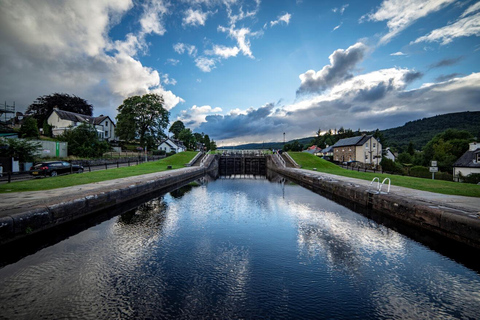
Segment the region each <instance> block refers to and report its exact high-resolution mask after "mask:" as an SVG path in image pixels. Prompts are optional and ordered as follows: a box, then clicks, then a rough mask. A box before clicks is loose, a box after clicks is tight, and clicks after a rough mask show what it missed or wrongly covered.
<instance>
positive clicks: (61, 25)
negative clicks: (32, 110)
mask: <svg viewBox="0 0 480 320" xmlns="http://www.w3.org/2000/svg"><path fill="white" fill-rule="evenodd" d="M162 4H163V2H162V1H150V2H148V3H147V4H145V5H144V7H143V8H144V10H146V9H147V8H152V10H153V11H154V13H155V14H156V18H155V19H154V17H153V15H149V14H146V13H145V14H143V15H142V19H143V20H142V21H143V22H142V23H141V30H140V31H138V32H137V33H130V34H128V35H126V38H125V40H124V41H121V40H117V41H114V42H113V41H112V40H111V39H110V38H108V36H107V35H108V31H109V30H110V28H112V27H113V26H114V25H115V24H116V23H118V22H119V21H120V20H121V18H122V16H123V15H125V14H126V13H127V12H128V11H129V10H130V9H132V8H133V2H132V1H131V0H106V1H101V2H100V1H96V0H85V1H65V2H60V3H57V2H55V3H53V2H50V1H31V2H27V1H16V0H2V10H1V12H0V42H1V43H2V45H1V46H0V56H1V57H2V61H8V63H2V64H1V65H0V72H1V74H9V75H12V76H10V77H8V79H6V78H3V79H2V80H0V81H1V82H0V90H1V95H2V96H5V97H8V98H7V99H8V100H10V99H11V100H14V101H15V102H16V105H17V108H18V109H17V110H18V111H23V110H25V109H26V107H27V106H28V105H29V104H31V103H32V102H33V101H34V100H35V99H36V98H37V97H39V96H42V95H48V94H51V93H54V92H65V93H70V94H75V95H77V96H79V97H82V98H83V99H86V100H87V101H89V102H90V103H92V104H93V105H94V108H95V109H94V113H95V114H100V113H103V114H106V115H109V116H111V117H112V118H115V115H116V108H117V107H118V106H119V105H120V104H121V102H122V100H123V99H125V98H126V97H128V96H130V95H133V94H145V93H148V92H156V93H160V94H163V95H164V98H165V101H166V107H167V108H168V109H171V108H173V107H174V106H175V105H176V104H178V103H180V102H182V101H183V100H182V99H181V98H180V97H177V96H176V95H175V94H173V93H172V92H171V91H167V90H165V89H164V88H163V87H162V86H161V79H160V75H159V73H158V71H156V70H154V69H152V68H148V67H145V66H143V65H142V63H141V62H140V61H139V60H138V59H135V58H134V56H135V55H136V54H137V51H138V50H139V49H140V50H147V49H148V47H147V44H146V42H145V41H144V37H145V34H146V33H147V32H153V33H156V34H161V33H162V32H161V28H160V27H159V25H158V24H155V23H154V20H155V21H157V22H158V19H159V17H160V15H161V14H163V13H162V12H165V11H163V9H162V8H164V7H162ZM73 75H74V76H73Z"/></svg>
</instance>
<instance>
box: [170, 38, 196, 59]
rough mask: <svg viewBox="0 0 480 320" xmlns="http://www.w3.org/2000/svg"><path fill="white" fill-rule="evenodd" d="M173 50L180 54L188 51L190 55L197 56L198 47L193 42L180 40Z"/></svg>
mask: <svg viewBox="0 0 480 320" xmlns="http://www.w3.org/2000/svg"><path fill="white" fill-rule="evenodd" d="M173 50H175V52H176V53H178V54H184V53H185V52H187V53H188V55H189V56H190V57H195V56H196V55H197V48H196V47H195V46H194V45H193V44H186V43H181V42H178V43H176V44H174V45H173Z"/></svg>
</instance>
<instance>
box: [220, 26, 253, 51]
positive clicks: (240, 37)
mask: <svg viewBox="0 0 480 320" xmlns="http://www.w3.org/2000/svg"><path fill="white" fill-rule="evenodd" d="M218 30H219V31H221V32H226V33H228V35H229V37H231V38H233V39H235V40H236V41H237V45H238V47H239V49H240V51H242V53H243V54H244V55H245V56H247V57H250V58H254V57H253V54H252V50H251V49H250V40H249V39H248V38H249V37H255V36H258V35H259V34H260V33H259V32H251V31H250V29H249V28H240V29H235V26H231V27H230V28H225V27H222V26H219V27H218Z"/></svg>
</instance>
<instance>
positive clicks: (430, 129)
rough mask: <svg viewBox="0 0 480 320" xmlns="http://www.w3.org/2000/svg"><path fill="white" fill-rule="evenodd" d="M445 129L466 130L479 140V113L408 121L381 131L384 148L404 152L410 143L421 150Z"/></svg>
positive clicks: (463, 113)
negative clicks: (384, 142) (384, 140)
mask: <svg viewBox="0 0 480 320" xmlns="http://www.w3.org/2000/svg"><path fill="white" fill-rule="evenodd" d="M447 129H458V130H466V131H468V132H470V133H471V134H472V135H473V136H474V137H477V139H480V112H478V111H477V112H458V113H448V114H442V115H438V116H435V117H431V118H423V119H419V120H414V121H409V122H407V123H405V125H403V126H401V127H397V128H392V129H386V130H382V131H381V133H382V134H383V136H384V137H385V139H386V145H385V144H384V147H396V148H397V149H399V150H402V151H406V149H407V147H408V144H409V142H410V141H411V142H412V143H413V145H414V148H415V149H417V150H421V149H422V148H423V147H424V146H425V145H426V144H427V143H428V142H429V141H430V140H431V139H432V138H433V137H434V136H435V135H436V134H438V133H441V132H443V131H445V130H447Z"/></svg>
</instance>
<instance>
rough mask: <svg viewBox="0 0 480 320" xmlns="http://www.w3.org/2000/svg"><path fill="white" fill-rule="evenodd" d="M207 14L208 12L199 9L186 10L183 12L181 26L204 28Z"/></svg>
mask: <svg viewBox="0 0 480 320" xmlns="http://www.w3.org/2000/svg"><path fill="white" fill-rule="evenodd" d="M208 14H209V13H208V12H203V11H202V10H200V9H198V10H193V9H192V8H188V10H187V11H185V16H184V17H183V20H182V25H183V26H193V27H198V26H204V25H205V22H206V21H207V17H208Z"/></svg>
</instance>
